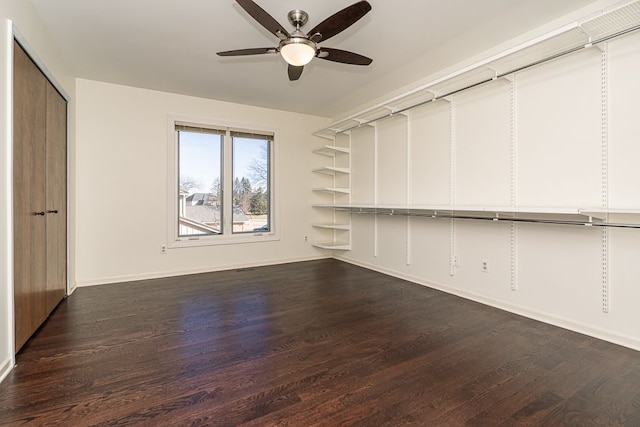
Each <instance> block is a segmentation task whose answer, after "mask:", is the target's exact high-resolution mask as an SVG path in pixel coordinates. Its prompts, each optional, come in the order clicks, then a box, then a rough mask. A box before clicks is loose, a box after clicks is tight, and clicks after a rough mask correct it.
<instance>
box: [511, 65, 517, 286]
mask: <svg viewBox="0 0 640 427" xmlns="http://www.w3.org/2000/svg"><path fill="white" fill-rule="evenodd" d="M509 82H510V83H511V91H510V98H511V130H510V132H511V186H510V189H511V194H510V199H511V207H512V208H514V209H515V208H516V207H517V206H518V92H517V90H518V88H517V85H516V83H517V82H516V76H515V74H512V75H511V78H510V79H509ZM517 237H518V225H517V224H516V223H515V222H512V223H511V231H510V246H511V247H510V252H511V256H510V258H511V259H510V263H511V265H510V282H511V290H512V291H517V290H518V239H517Z"/></svg>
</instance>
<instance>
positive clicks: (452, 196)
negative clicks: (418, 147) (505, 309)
mask: <svg viewBox="0 0 640 427" xmlns="http://www.w3.org/2000/svg"><path fill="white" fill-rule="evenodd" d="M447 101H449V205H451V206H455V203H456V109H455V98H454V97H448V99H447ZM456 258H457V253H456V220H455V219H453V218H452V219H451V220H449V275H450V276H455V274H456V264H457V263H456Z"/></svg>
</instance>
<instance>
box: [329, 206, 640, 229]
mask: <svg viewBox="0 0 640 427" xmlns="http://www.w3.org/2000/svg"><path fill="white" fill-rule="evenodd" d="M333 209H334V210H336V211H339V212H349V213H352V214H358V215H384V216H401V217H421V218H431V219H469V220H475V221H478V220H479V221H492V222H525V223H531V224H555V225H572V226H581V227H611V228H630V229H640V224H623V223H612V222H589V221H577V220H561V219H532V218H505V217H503V218H498V217H486V216H474V215H454V214H439V213H411V212H395V211H394V212H378V211H371V210H367V211H365V210H352V209H349V208H333Z"/></svg>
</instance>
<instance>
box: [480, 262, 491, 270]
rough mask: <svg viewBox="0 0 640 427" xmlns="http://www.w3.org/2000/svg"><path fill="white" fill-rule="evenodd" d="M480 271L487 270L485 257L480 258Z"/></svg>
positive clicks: (487, 263)
mask: <svg viewBox="0 0 640 427" xmlns="http://www.w3.org/2000/svg"><path fill="white" fill-rule="evenodd" d="M480 271H482V272H483V273H488V272H489V261H487V260H486V259H483V260H482V262H481V263H480Z"/></svg>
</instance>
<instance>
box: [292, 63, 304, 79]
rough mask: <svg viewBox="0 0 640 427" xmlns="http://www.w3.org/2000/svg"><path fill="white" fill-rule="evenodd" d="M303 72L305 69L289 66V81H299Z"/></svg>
mask: <svg viewBox="0 0 640 427" xmlns="http://www.w3.org/2000/svg"><path fill="white" fill-rule="evenodd" d="M302 70H304V67H296V66H295V65H289V69H288V72H289V80H291V81H294V80H298V79H299V78H300V76H301V75H302Z"/></svg>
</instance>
